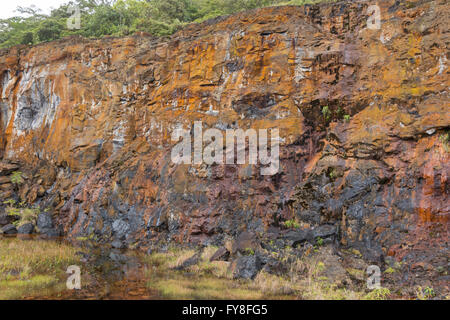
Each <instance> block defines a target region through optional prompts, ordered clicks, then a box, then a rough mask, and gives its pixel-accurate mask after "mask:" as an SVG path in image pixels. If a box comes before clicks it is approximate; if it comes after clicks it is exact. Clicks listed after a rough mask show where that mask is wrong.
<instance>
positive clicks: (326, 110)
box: [322, 106, 331, 120]
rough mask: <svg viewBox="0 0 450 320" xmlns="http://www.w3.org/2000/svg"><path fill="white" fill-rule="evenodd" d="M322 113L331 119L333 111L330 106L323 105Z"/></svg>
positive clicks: (327, 118)
mask: <svg viewBox="0 0 450 320" xmlns="http://www.w3.org/2000/svg"><path fill="white" fill-rule="evenodd" d="M322 114H323V117H324V118H325V119H326V120H329V119H330V117H331V111H330V108H329V107H328V106H323V107H322Z"/></svg>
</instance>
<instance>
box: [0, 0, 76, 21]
mask: <svg viewBox="0 0 450 320" xmlns="http://www.w3.org/2000/svg"><path fill="white" fill-rule="evenodd" d="M68 2H69V0H12V1H10V0H2V4H1V10H0V19H6V18H11V17H14V16H18V15H19V13H18V12H16V11H15V10H16V9H17V7H19V6H20V7H30V6H31V5H35V6H36V7H38V8H39V9H41V10H42V13H44V14H49V13H50V11H51V9H56V8H58V7H59V6H60V5H62V4H64V3H68Z"/></svg>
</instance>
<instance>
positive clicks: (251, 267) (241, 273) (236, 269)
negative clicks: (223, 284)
mask: <svg viewBox="0 0 450 320" xmlns="http://www.w3.org/2000/svg"><path fill="white" fill-rule="evenodd" d="M262 267H263V265H262V263H261V259H260V258H259V257H258V256H257V255H250V256H240V257H239V258H237V259H236V260H235V261H234V262H233V267H232V268H233V277H234V278H235V279H237V278H243V279H254V278H255V277H256V275H257V274H258V272H259V271H260V270H261V269H262Z"/></svg>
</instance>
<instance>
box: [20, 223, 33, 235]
mask: <svg viewBox="0 0 450 320" xmlns="http://www.w3.org/2000/svg"><path fill="white" fill-rule="evenodd" d="M33 232H34V225H33V224H32V223H31V222H29V223H25V224H23V225H21V226H20V227H19V228H17V233H19V234H32V233H33Z"/></svg>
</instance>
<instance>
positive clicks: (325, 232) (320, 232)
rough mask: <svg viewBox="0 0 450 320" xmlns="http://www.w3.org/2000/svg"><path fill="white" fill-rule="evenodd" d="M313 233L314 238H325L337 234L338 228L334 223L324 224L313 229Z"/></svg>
mask: <svg viewBox="0 0 450 320" xmlns="http://www.w3.org/2000/svg"><path fill="white" fill-rule="evenodd" d="M311 233H312V237H313V238H314V239H315V238H318V237H320V238H322V239H324V238H327V237H331V236H333V235H335V234H336V233H337V229H336V227H335V226H333V225H329V224H324V225H321V226H318V227H317V228H315V229H314V230H312V231H311Z"/></svg>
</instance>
